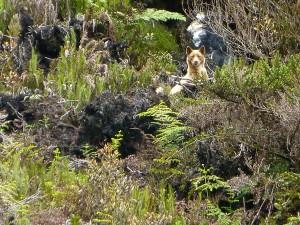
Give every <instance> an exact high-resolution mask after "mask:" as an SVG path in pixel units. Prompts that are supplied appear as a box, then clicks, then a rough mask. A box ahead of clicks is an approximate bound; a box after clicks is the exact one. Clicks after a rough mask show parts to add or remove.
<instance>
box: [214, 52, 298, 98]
mask: <svg viewBox="0 0 300 225" xmlns="http://www.w3.org/2000/svg"><path fill="white" fill-rule="evenodd" d="M299 60H300V55H293V56H290V57H288V59H287V60H286V61H285V62H284V61H283V60H282V59H281V58H280V57H279V55H276V56H275V57H274V58H272V59H271V60H270V61H268V60H267V59H262V60H260V61H258V62H255V63H254V64H253V65H250V66H247V65H246V64H245V62H243V61H241V60H238V61H235V62H233V63H232V64H229V65H227V66H224V67H223V68H222V69H219V70H217V71H216V73H215V83H214V85H213V87H212V89H213V91H214V92H215V93H217V94H218V95H219V96H220V97H221V98H224V99H227V100H230V101H233V102H242V101H243V102H246V103H251V102H254V101H255V99H257V98H258V99H260V100H261V101H264V100H266V98H268V97H271V96H274V95H276V94H277V93H278V92H283V93H288V94H293V95H294V94H296V95H297V96H299V94H300V92H299V82H300V80H299V76H298V75H299V73H300V65H299V63H298V62H299Z"/></svg>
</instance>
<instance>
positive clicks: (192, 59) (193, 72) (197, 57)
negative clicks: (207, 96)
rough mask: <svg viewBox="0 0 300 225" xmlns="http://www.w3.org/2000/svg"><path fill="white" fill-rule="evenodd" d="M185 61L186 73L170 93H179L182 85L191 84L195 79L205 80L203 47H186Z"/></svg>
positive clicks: (206, 78) (206, 76) (206, 77)
mask: <svg viewBox="0 0 300 225" xmlns="http://www.w3.org/2000/svg"><path fill="white" fill-rule="evenodd" d="M186 55H187V57H186V63H187V65H188V69H187V74H186V75H185V76H184V77H182V78H181V80H180V82H179V84H176V85H175V86H174V87H173V88H172V89H171V91H170V95H175V94H177V93H180V92H181V91H182V90H183V88H184V86H188V85H191V84H192V83H193V81H195V80H202V81H207V80H208V75H207V71H206V68H205V47H204V46H202V47H200V48H199V49H192V48H191V47H189V46H188V47H187V48H186Z"/></svg>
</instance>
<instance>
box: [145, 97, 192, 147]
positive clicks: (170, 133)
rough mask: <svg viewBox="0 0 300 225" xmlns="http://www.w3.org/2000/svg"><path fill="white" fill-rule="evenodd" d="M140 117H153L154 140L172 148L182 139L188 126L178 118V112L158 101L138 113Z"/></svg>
mask: <svg viewBox="0 0 300 225" xmlns="http://www.w3.org/2000/svg"><path fill="white" fill-rule="evenodd" d="M139 116H140V117H153V122H152V124H155V125H158V126H159V129H158V131H157V135H156V140H155V142H156V143H158V144H159V145H161V146H162V147H164V148H165V147H167V148H174V147H176V146H178V145H180V144H181V143H182V142H183V141H184V134H185V132H187V131H188V130H189V129H190V127H188V126H185V125H184V123H183V122H182V121H180V120H179V119H178V116H179V114H178V113H177V112H174V111H173V110H172V109H170V108H169V107H168V106H167V105H166V104H165V103H164V102H160V103H159V104H158V105H155V106H153V107H151V108H149V109H148V110H147V111H146V112H142V113H140V114H139Z"/></svg>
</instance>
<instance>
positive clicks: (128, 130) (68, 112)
mask: <svg viewBox="0 0 300 225" xmlns="http://www.w3.org/2000/svg"><path fill="white" fill-rule="evenodd" d="M136 2H137V1H132V2H131V1H127V0H126V1H121V0H114V1H110V0H109V1H105V0H92V1H91V0H83V1H78V0H76V1H69V0H66V1H57V0H53V1H29V0H22V1H14V0H0V18H1V20H0V61H1V65H0V79H1V81H0V90H1V97H0V106H1V111H0V122H1V123H0V139H1V145H0V224H20V225H26V224H65V223H66V221H67V220H68V221H69V224H73V225H76V224H156V225H157V224H174V225H186V224H203V225H205V224H220V225H227V224H228V225H229V224H286V225H294V224H299V223H300V214H299V213H300V212H299V208H300V195H299V193H300V192H299V186H300V174H299V172H300V167H299V165H300V151H299V150H300V117H299V115H300V64H299V61H300V55H299V51H298V53H297V51H296V50H295V51H293V54H287V55H282V54H280V53H274V55H273V56H272V57H271V58H262V59H260V60H258V61H255V62H254V63H251V64H249V61H245V60H243V59H235V60H234V61H233V62H232V63H230V64H229V65H225V66H223V67H222V68H218V69H217V70H216V71H215V72H214V80H213V82H208V83H204V84H199V85H198V86H199V87H198V88H197V89H198V91H197V92H196V93H193V94H192V95H190V96H187V95H184V94H180V95H178V96H164V97H162V98H161V102H160V103H159V104H156V105H154V106H152V107H149V108H148V109H147V110H145V111H144V112H138V113H137V114H136V115H125V114H126V113H127V111H126V112H125V110H124V112H119V111H120V108H121V109H122V107H123V108H126V105H125V106H123V105H122V106H119V108H118V106H116V109H114V108H113V107H115V105H114V104H115V102H117V103H118V102H120V103H122V104H127V106H128V108H130V107H133V108H134V110H131V111H130V110H129V112H137V110H136V109H135V108H138V107H137V106H136V107H134V105H135V102H131V101H133V100H132V99H130V97H132V95H133V94H132V93H131V92H132V91H134V90H144V89H153V88H155V87H156V86H157V83H159V85H161V86H163V87H164V90H165V91H166V92H167V91H168V90H170V84H169V83H168V79H169V78H170V75H174V74H178V73H181V72H180V69H178V68H179V67H180V65H179V64H180V63H179V62H178V61H180V57H181V56H182V55H183V53H182V52H184V51H183V50H182V49H184V47H185V46H180V44H178V42H177V39H176V38H175V37H174V34H173V31H170V29H169V28H168V27H167V26H166V23H165V21H170V20H178V21H183V20H185V18H184V16H183V15H180V14H178V13H172V12H167V11H163V10H154V9H144V8H143V7H142V6H141V5H139V4H137V3H136ZM21 6H26V7H27V9H26V10H25V11H26V12H27V13H29V15H31V16H32V18H33V25H32V26H30V28H31V29H37V27H39V26H40V25H49V26H51V25H53V24H56V25H57V26H58V25H59V26H61V27H62V28H63V29H66V35H65V36H63V45H62V46H61V48H60V49H59V50H60V51H59V54H58V56H57V57H53V58H51V59H50V60H49V64H43V62H44V61H43V60H46V61H47V60H48V58H47V57H44V56H43V53H41V51H40V49H39V48H38V45H35V46H33V48H32V49H31V48H28V49H30V54H29V56H30V57H29V58H28V59H27V56H26V54H27V52H25V51H23V50H20V49H22V48H27V47H26V46H27V44H26V43H27V40H33V39H34V37H32V36H31V33H30V32H31V31H26V32H27V33H26V32H25V33H23V34H24V35H25V39H24V40H23V39H22V38H23V37H22V32H23V31H24V27H22V26H23V25H24V24H23V25H22V24H19V22H18V21H19V19H18V13H17V12H18V10H20V7H21ZM46 8H47V10H46ZM41 10H43V11H45V10H46V11H45V12H46V13H45V15H43V16H41V14H40V13H39V12H40V11H41ZM20 15H22V13H20ZM76 15H77V17H78V18H81V17H82V16H83V15H84V16H85V18H84V20H85V22H86V24H87V30H86V33H82V34H81V40H80V42H79V43H78V39H77V38H78V33H76V32H77V30H76V29H77V27H76V26H73V27H72V28H70V27H69V24H68V18H69V17H71V18H75V17H76ZM91 21H92V22H91ZM21 22H22V20H21ZM273 22H276V21H273ZM89 23H91V24H93V26H92V29H91V30H89V27H88V24H89ZM80 26H81V25H80ZM59 29H60V28H59ZM97 29H99V30H100V32H98V31H97ZM35 32H36V33H37V32H38V31H37V30H35ZM26 38H27V39H26ZM31 38H33V39H31ZM51 40H52V39H51ZM48 44H49V45H50V44H53V43H50V42H49V43H48ZM293 45H294V43H293ZM18 53H22V54H24V55H22V54H19V55H18ZM27 55H28V54H27ZM43 57H44V58H43ZM16 58H17V59H19V61H18V60H17V61H16ZM19 62H24V63H23V64H24V68H25V69H24V70H22V71H21V73H20V71H18V68H17V67H16V65H19V64H18V63H19ZM47 62H48V61H47ZM45 65H46V67H45ZM161 77H163V78H164V79H165V80H163V79H162V78H161ZM107 93H109V95H106V94H107ZM125 95H126V99H125V98H124V99H125V100H124V99H123V97H122V96H125ZM8 96H16V97H15V98H14V97H12V98H10V97H8ZM19 96H22V97H21V100H20V101H19V100H18V99H19V98H18V97H19ZM98 96H102V98H103V96H104V97H105V96H114V97H111V98H112V99H113V101H114V102H112V103H111V104H109V103H107V102H105V107H104V106H103V107H104V108H105V110H106V111H105V110H103V111H101V109H99V110H98V111H97V110H95V109H94V108H92V107H91V105H90V103H91V102H92V101H97V97H98ZM147 97H148V96H147ZM160 97H161V96H160ZM149 98H150V97H149ZM7 99H8V100H7ZM9 99H11V100H9ZM99 99H101V98H99ZM135 101H136V99H135ZM124 102H125V103H124ZM145 102H148V99H147V100H145ZM18 104H19V105H18ZM98 104H99V105H101V102H100V103H98ZM103 104H104V103H103ZM140 104H141V105H144V102H142V103H140ZM145 104H146V103H145ZM149 104H150V103H149ZM27 105H29V106H28V108H27ZM136 105H138V104H136ZM129 106H130V107H129ZM140 107H141V108H143V107H142V106H140ZM100 108H101V107H100ZM93 110H95V111H93ZM36 112H38V113H36ZM103 112H112V113H111V114H113V113H116V115H117V116H119V117H120V118H122V119H123V121H121V119H120V121H119V118H118V119H116V121H114V123H115V124H113V126H115V127H113V128H111V130H113V131H115V130H116V129H117V128H118V129H119V127H122V126H123V128H122V129H120V131H117V132H115V133H114V134H113V135H111V136H109V135H107V136H104V137H103V138H102V139H103V140H104V141H103V140H101V143H100V141H99V140H98V142H99V143H98V145H97V140H96V141H94V142H93V143H89V142H88V140H80V141H78V139H80V135H82V134H81V133H80V132H82V127H83V124H81V122H82V118H85V119H86V120H87V121H88V119H89V118H90V117H92V114H95V117H96V116H99V117H100V118H101V119H102V118H104V119H103V120H101V121H102V122H103V124H93V128H95V129H96V128H97V129H98V128H99V129H100V130H101V129H102V127H101V125H102V126H104V125H105V126H104V127H103V130H104V131H103V133H105V132H106V133H109V132H110V130H109V129H110V128H108V126H107V124H109V121H106V120H109V119H108V118H111V117H110V116H114V115H109V116H106V115H102V114H103ZM84 113H86V115H85V116H83V115H84ZM88 113H89V114H88ZM117 113H118V114H117ZM123 114H124V115H123ZM129 120H130V122H131V123H130V125H132V124H133V125H136V126H138V125H139V127H127V126H128V123H127V124H126V123H125V122H124V121H129ZM131 120H132V121H131ZM136 121H138V122H136ZM88 122H90V123H93V121H88ZM137 124H138V125H137ZM141 124H143V126H141ZM85 129H86V130H84V131H85V132H86V131H87V130H88V129H89V127H85ZM107 130H109V131H107ZM97 131H98V130H97ZM147 132H148V133H147ZM106 133H105V134H106ZM97 135H99V134H95V135H94V136H95V137H97ZM130 135H133V137H134V138H132V136H130ZM138 135H139V136H138ZM82 136H83V137H84V135H82ZM137 136H138V137H139V138H136V137H137ZM93 140H94V139H93ZM102 141H103V142H105V143H104V144H103V143H102ZM124 142H128V143H130V146H134V147H135V152H134V153H135V154H133V155H128V154H123V152H121V151H122V146H124ZM83 143H84V144H83ZM95 143H96V144H95ZM128 143H127V144H128ZM74 146H75V147H74ZM128 146H129V144H128ZM66 149H68V150H66ZM124 155H125V156H124Z"/></svg>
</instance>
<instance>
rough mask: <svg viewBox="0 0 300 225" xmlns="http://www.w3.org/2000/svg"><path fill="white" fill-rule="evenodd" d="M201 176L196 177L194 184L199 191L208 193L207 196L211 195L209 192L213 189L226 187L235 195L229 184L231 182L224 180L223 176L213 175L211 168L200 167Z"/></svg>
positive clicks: (195, 189)
mask: <svg viewBox="0 0 300 225" xmlns="http://www.w3.org/2000/svg"><path fill="white" fill-rule="evenodd" d="M199 172H200V174H201V175H200V176H198V177H196V178H194V179H193V180H192V184H193V187H194V191H197V192H199V193H200V195H202V193H205V194H206V197H209V194H210V193H212V192H213V191H216V190H220V189H225V190H227V191H228V193H229V194H230V195H231V197H233V195H234V194H233V192H232V190H231V188H230V186H229V184H228V183H227V182H225V181H223V180H222V178H220V177H218V176H216V175H213V174H212V173H211V169H206V168H204V167H203V168H200V169H199Z"/></svg>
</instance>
